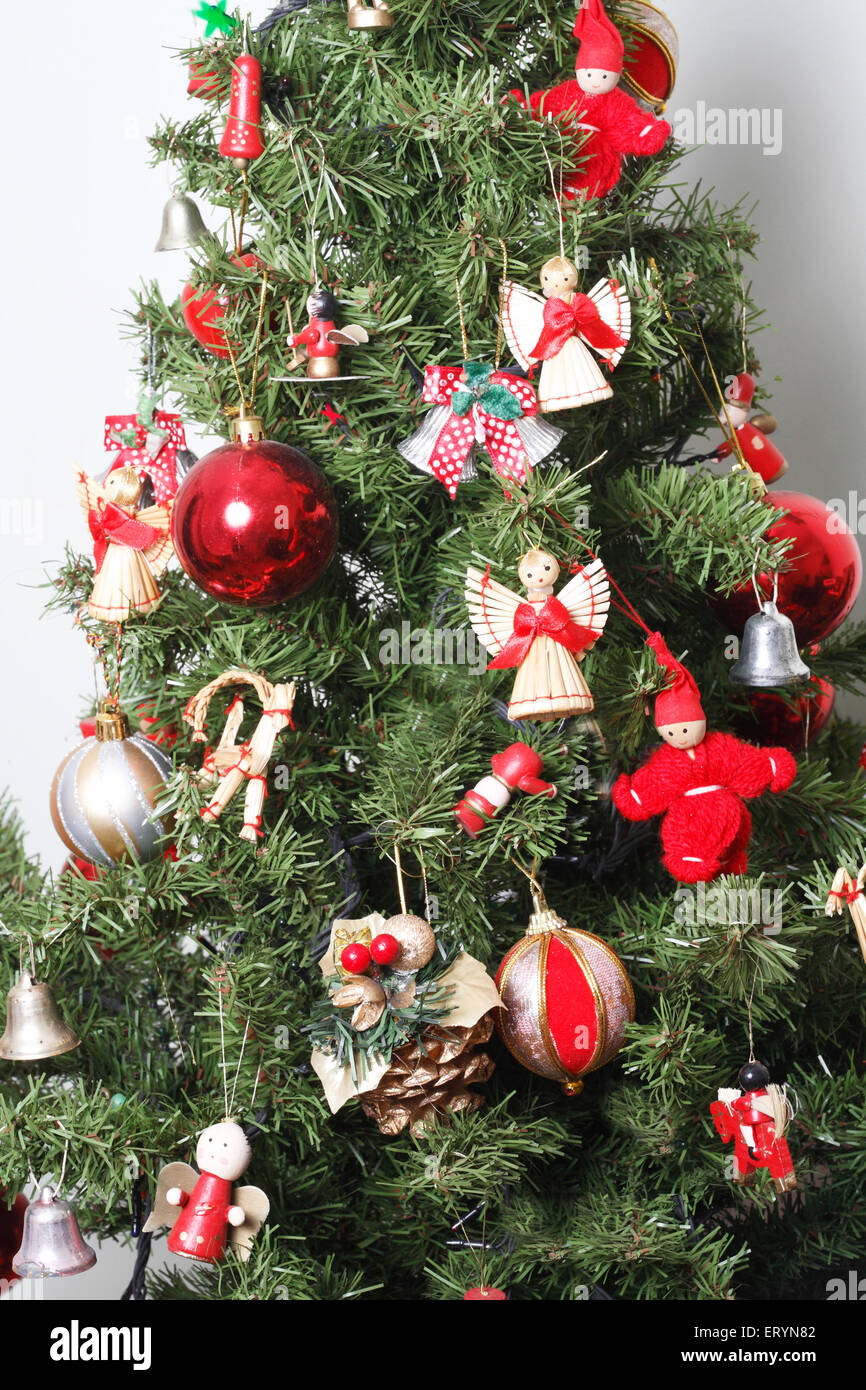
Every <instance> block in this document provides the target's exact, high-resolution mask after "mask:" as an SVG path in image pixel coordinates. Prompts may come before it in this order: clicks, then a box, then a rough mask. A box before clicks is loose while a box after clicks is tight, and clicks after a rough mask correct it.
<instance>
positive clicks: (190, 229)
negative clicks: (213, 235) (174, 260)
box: [154, 193, 208, 251]
mask: <svg viewBox="0 0 866 1390" xmlns="http://www.w3.org/2000/svg"><path fill="white" fill-rule="evenodd" d="M207 235H208V230H207V227H206V226H205V225H204V222H203V221H202V217H201V213H200V212H199V210H198V206H197V204H196V203H194V202H193V200H192V198H190V197H189V195H188V194H186V193H174V194H172V196H171V197H170V198H169V200H168V202H167V203H166V205H165V207H164V208H163V210H162V231H161V232H160V234H159V241H158V242H157V243H156V246H155V247H154V250H155V251H182V250H183V249H184V247H187V246H197V245H198V243H199V242H200V241H204V239H205V237H206V236H207Z"/></svg>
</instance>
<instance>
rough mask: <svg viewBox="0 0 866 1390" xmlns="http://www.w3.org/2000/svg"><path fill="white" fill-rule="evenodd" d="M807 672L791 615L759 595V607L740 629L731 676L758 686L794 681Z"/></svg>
mask: <svg viewBox="0 0 866 1390" xmlns="http://www.w3.org/2000/svg"><path fill="white" fill-rule="evenodd" d="M810 674H811V673H810V671H809V667H808V666H807V665H806V664H805V662H804V661H803V660H802V659H801V657H800V653H799V650H798V648H797V634H796V632H795V631H794V624H793V623H792V622H791V619H790V618H786V617H785V615H784V613H780V612H779V610H778V608H777V607H776V604H775V602H774V601H773V600H771V599H766V600H765V599H762V600H761V611H760V612H759V613H753V614H752V616H751V618H749V620H748V622H747V623H746V626H745V628H744V630H743V640H742V644H741V646H740V658H739V660H738V661H737V663H736V665H734V666H732V667H731V680H732V681H733V682H734V683H735V684H736V685H749V686H754V687H756V688H758V689H760V688H764V687H769V686H785V685H794V684H795V682H796V681H805V680H808V679H809V676H810Z"/></svg>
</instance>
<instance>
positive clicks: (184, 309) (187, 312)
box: [180, 251, 259, 357]
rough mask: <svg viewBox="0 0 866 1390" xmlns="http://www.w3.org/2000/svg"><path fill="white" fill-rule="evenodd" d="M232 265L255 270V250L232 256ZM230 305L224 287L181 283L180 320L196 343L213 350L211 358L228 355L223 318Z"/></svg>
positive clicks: (257, 261)
mask: <svg viewBox="0 0 866 1390" xmlns="http://www.w3.org/2000/svg"><path fill="white" fill-rule="evenodd" d="M232 260H233V261H234V263H235V265H237V266H240V267H241V269H242V270H255V268H256V267H257V266H258V264H259V258H258V256H256V254H255V252H254V251H246V252H245V253H244V255H243V256H232ZM228 305H229V296H228V294H227V293H226V292H225V291H224V290H220V289H217V288H214V289H205V288H204V286H202V285H192V284H188V285H184V287H183V289H182V290H181V295H180V311H181V314H182V315H183V321H184V323H185V324H186V326H187V328H188V329H189V331H190V333H191V334H192V336H193V337H194V338H195V340H196V342H197V343H201V345H202V347H203V348H207V350H208V352H211V353H213V355H214V357H228V356H229V350H228V348H227V347H226V335H225V330H224V328H223V319H224V318H225V313H226V309H227V308H228Z"/></svg>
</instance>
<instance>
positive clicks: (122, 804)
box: [51, 700, 172, 869]
mask: <svg viewBox="0 0 866 1390" xmlns="http://www.w3.org/2000/svg"><path fill="white" fill-rule="evenodd" d="M170 776H171V760H170V758H167V757H166V755H165V753H163V751H162V749H161V748H159V747H158V746H157V744H155V743H154V742H153V740H152V739H149V738H147V737H146V736H145V735H144V734H130V732H129V720H128V719H127V717H126V715H125V714H123V713H122V712H121V711H120V710H119V709H118V708H117V707H116V706H115V705H113V704H112V703H111V702H110V701H108V700H103V701H102V704H101V705H100V708H99V713H98V714H97V716H96V734H95V736H94V737H92V738H88V739H85V740H84V742H83V743H80V744H79V745H78V747H77V748H76V749H74V750H73V752H71V753H70V754H69V755H68V757H66V758H65V759H64V761H63V762H62V763H61V764H60V767H59V768H58V769H57V772H56V773H55V776H54V782H53V785H52V787H51V819H52V820H53V821H54V829H55V830H56V831H57V833H58V835H59V836H60V838H61V840H62V841H63V843H64V844H65V845H66V846H67V847H68V848H69V849H71V850H72V852H73V854H77V855H78V856H79V857H80V858H81V859H86V860H87V861H88V862H89V863H90V864H96V865H97V866H98V867H100V868H108V869H114V868H117V866H118V865H119V864H120V863H122V862H123V861H124V860H129V859H134V860H136V861H138V862H139V863H145V862H146V861H147V860H149V859H154V858H155V857H156V856H157V855H158V854H160V853H161V852H162V850H163V848H164V847H165V841H166V836H167V835H168V834H169V833H170V831H171V825H172V821H171V817H164V818H162V819H160V818H159V817H158V816H157V815H156V813H155V811H154V806H155V804H156V802H157V800H158V799H159V797H160V796H161V794H162V792H163V789H164V787H165V783H166V782H167V781H168V779H169V777H170Z"/></svg>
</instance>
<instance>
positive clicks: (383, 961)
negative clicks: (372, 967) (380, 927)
mask: <svg viewBox="0 0 866 1390" xmlns="http://www.w3.org/2000/svg"><path fill="white" fill-rule="evenodd" d="M399 954H400V942H399V941H398V940H397V938H396V936H392V935H391V933H390V932H386V931H383V932H380V933H379V935H378V936H374V937H373V940H372V941H371V942H370V955H371V956H372V957H373V959H374V961H375V962H376V964H377V965H391V964H392V963H393V962H394V961H395V960H396V959H397V957H398V956H399Z"/></svg>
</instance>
